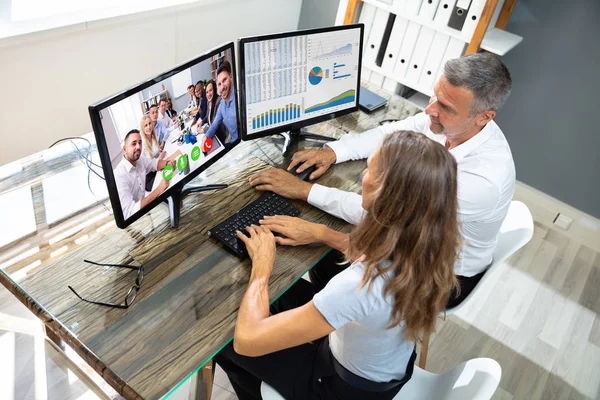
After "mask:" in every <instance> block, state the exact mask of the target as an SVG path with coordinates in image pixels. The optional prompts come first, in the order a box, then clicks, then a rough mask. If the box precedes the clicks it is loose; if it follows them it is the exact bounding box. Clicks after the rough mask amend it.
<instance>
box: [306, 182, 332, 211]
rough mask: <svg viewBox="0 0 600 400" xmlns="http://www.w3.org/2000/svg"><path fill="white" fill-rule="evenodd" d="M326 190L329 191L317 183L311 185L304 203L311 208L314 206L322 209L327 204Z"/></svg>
mask: <svg viewBox="0 0 600 400" xmlns="http://www.w3.org/2000/svg"><path fill="white" fill-rule="evenodd" d="M328 189H329V188H328V187H326V186H323V185H319V184H318V183H315V184H313V185H312V187H311V188H310V192H308V198H307V199H306V201H307V202H308V204H310V205H311V206H314V207H317V208H321V207H324V206H325V204H326V202H327V198H328V196H327V191H328Z"/></svg>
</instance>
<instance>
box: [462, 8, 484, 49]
mask: <svg viewBox="0 0 600 400" xmlns="http://www.w3.org/2000/svg"><path fill="white" fill-rule="evenodd" d="M485 3H486V0H472V1H471V7H470V8H469V12H468V13H467V18H466V19H465V23H464V25H463V28H462V31H461V33H462V37H463V39H465V40H466V41H467V42H470V41H471V38H472V37H473V33H475V28H477V24H478V23H479V18H480V17H481V13H482V11H483V8H484V7H485Z"/></svg>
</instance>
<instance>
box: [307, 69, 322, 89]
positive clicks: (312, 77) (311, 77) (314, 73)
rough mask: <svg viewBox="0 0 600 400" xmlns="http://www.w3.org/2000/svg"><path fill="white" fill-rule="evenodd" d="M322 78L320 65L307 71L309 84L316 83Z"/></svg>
mask: <svg viewBox="0 0 600 400" xmlns="http://www.w3.org/2000/svg"><path fill="white" fill-rule="evenodd" d="M322 79H323V70H322V69H321V67H314V68H313V69H311V70H310V72H309V73H308V81H309V82H310V84H311V85H318V84H319V83H320V82H321V80H322Z"/></svg>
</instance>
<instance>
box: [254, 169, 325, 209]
mask: <svg viewBox="0 0 600 400" xmlns="http://www.w3.org/2000/svg"><path fill="white" fill-rule="evenodd" d="M250 185H252V186H254V187H255V188H256V190H260V191H270V192H273V193H277V194H278V195H280V196H283V197H286V198H288V199H299V200H304V201H307V200H308V194H309V193H310V189H311V188H312V185H313V184H312V183H308V182H304V181H303V180H301V179H299V178H296V177H295V176H294V175H292V174H290V173H289V172H285V171H284V170H282V169H279V168H272V169H268V170H266V171H261V172H259V173H258V174H256V175H254V176H251V177H250Z"/></svg>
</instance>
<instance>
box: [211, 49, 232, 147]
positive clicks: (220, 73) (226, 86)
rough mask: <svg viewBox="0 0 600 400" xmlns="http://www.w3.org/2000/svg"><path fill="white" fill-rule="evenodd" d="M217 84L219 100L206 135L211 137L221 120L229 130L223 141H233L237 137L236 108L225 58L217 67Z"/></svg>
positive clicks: (228, 67) (229, 66)
mask: <svg viewBox="0 0 600 400" xmlns="http://www.w3.org/2000/svg"><path fill="white" fill-rule="evenodd" d="M217 86H218V89H219V94H220V96H221V101H220V102H219V106H218V107H217V114H216V115H215V119H214V121H213V123H212V124H211V126H210V128H208V131H206V137H209V138H212V137H214V136H215V134H216V133H217V130H218V129H219V125H220V124H221V122H223V123H224V124H225V127H226V128H227V130H228V131H229V135H228V137H227V138H226V139H225V142H224V143H231V142H235V141H236V140H237V138H238V130H237V109H236V105H235V90H234V87H233V77H232V75H231V64H230V63H229V61H227V60H225V61H223V62H222V63H221V65H220V66H219V69H217Z"/></svg>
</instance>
